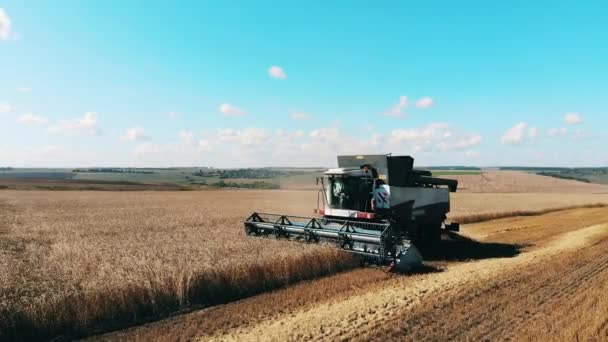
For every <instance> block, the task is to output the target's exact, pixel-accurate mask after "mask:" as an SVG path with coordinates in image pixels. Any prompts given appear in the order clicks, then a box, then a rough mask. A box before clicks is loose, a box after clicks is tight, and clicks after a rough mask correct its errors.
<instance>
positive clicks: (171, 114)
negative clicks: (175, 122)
mask: <svg viewBox="0 0 608 342" xmlns="http://www.w3.org/2000/svg"><path fill="white" fill-rule="evenodd" d="M167 116H168V117H170V118H174V117H176V116H177V113H176V112H169V113H167Z"/></svg>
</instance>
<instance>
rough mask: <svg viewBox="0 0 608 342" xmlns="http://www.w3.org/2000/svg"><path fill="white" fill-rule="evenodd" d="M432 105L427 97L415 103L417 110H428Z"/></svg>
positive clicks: (430, 99)
mask: <svg viewBox="0 0 608 342" xmlns="http://www.w3.org/2000/svg"><path fill="white" fill-rule="evenodd" d="M432 105H433V99H432V98H430V97H428V96H426V97H423V98H421V99H419V100H418V101H416V107H418V108H429V107H430V106H432Z"/></svg>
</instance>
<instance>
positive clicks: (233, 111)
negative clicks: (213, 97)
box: [219, 103, 245, 116]
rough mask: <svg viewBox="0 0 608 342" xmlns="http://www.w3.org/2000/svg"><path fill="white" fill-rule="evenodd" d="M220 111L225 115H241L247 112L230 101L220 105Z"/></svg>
mask: <svg viewBox="0 0 608 342" xmlns="http://www.w3.org/2000/svg"><path fill="white" fill-rule="evenodd" d="M219 111H220V112H221V113H222V114H224V115H225V116H241V115H244V114H245V111H244V110H242V109H241V108H239V107H237V106H235V105H232V104H230V103H223V104H222V105H220V107H219Z"/></svg>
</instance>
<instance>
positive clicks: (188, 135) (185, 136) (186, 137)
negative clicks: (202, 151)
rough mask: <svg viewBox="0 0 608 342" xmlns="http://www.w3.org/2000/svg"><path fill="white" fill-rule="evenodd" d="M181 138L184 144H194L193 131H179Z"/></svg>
mask: <svg viewBox="0 0 608 342" xmlns="http://www.w3.org/2000/svg"><path fill="white" fill-rule="evenodd" d="M177 135H178V136H179V140H180V141H181V143H182V144H184V145H194V132H192V131H179V132H178V133H177Z"/></svg>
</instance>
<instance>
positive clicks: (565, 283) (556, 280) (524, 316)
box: [427, 255, 608, 341]
mask: <svg viewBox="0 0 608 342" xmlns="http://www.w3.org/2000/svg"><path fill="white" fill-rule="evenodd" d="M607 270H608V255H601V256H599V258H598V259H593V260H585V263H580V262H579V263H576V264H575V265H574V267H569V268H568V269H567V270H565V271H562V272H561V273H559V274H557V273H556V274H554V275H553V276H550V277H543V278H540V277H538V272H536V273H535V275H536V276H537V279H534V280H532V279H529V278H528V279H521V278H519V277H516V278H512V279H510V280H508V281H506V282H503V283H502V284H496V285H493V286H492V287H491V288H489V289H488V291H486V293H484V294H486V295H491V294H493V295H496V294H497V292H498V291H495V289H496V288H497V287H499V288H502V289H503V290H504V289H507V288H510V289H509V290H508V291H509V292H511V294H509V295H508V296H506V295H504V294H503V296H498V300H496V302H494V303H492V305H490V306H484V310H483V311H477V312H473V314H474V316H473V317H471V316H469V319H470V321H469V322H467V323H466V324H461V325H458V329H451V330H450V331H452V332H453V333H451V334H446V335H443V336H441V337H442V338H447V339H448V340H463V339H467V338H469V339H475V340H482V341H488V340H489V341H492V340H505V339H506V340H510V339H516V338H517V327H519V326H521V325H523V324H525V323H527V322H531V321H534V320H535V318H538V317H540V316H542V315H546V314H547V311H548V309H549V308H553V306H555V305H556V304H557V303H560V302H562V301H563V300H564V299H565V297H567V296H572V295H574V294H575V293H577V292H581V291H585V290H587V289H588V288H589V287H590V286H592V285H593V283H592V282H591V280H592V279H594V278H596V277H598V276H601V279H605V278H606V276H607V275H608V273H607V272H606V271H607ZM535 275H534V274H532V276H535ZM528 276H530V275H528ZM530 282H532V284H533V286H531V287H527V286H523V288H522V289H518V286H519V285H520V284H529V283H530ZM519 287H522V286H519ZM514 289H517V290H518V291H517V292H516V293H515V294H512V292H513V291H514ZM503 292H505V291H503ZM477 297H478V296H469V298H458V301H454V302H453V303H455V304H454V305H457V303H466V302H467V301H471V302H470V303H475V302H474V301H475V299H476V298H477ZM526 298H532V299H533V302H534V303H535V305H529V306H522V305H521V304H522V302H524V301H525V299H526ZM471 305H474V304H470V305H469V306H471ZM509 309H513V311H512V312H511V313H513V312H517V311H516V310H519V313H517V314H514V315H513V314H509V315H501V313H504V312H505V311H508V310H509ZM448 312H449V310H448ZM433 314H435V315H436V314H437V312H433ZM492 316H494V317H500V324H496V320H494V319H489V318H490V317H492ZM428 338H430V337H429V336H428V335H427V339H428ZM430 339H432V338H430Z"/></svg>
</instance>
